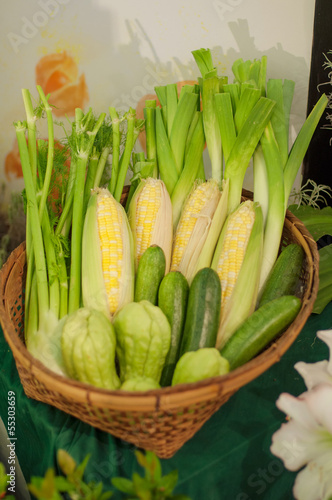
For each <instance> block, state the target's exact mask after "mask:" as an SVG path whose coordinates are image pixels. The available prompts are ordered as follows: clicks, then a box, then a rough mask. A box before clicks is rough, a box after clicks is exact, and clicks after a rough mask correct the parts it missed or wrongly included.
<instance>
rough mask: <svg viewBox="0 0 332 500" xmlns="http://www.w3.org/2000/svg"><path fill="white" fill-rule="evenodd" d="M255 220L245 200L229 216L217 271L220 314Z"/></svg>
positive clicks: (229, 293)
mask: <svg viewBox="0 0 332 500" xmlns="http://www.w3.org/2000/svg"><path fill="white" fill-rule="evenodd" d="M254 221H255V211H254V209H253V207H252V203H251V202H249V203H247V202H245V203H243V204H241V205H240V207H239V208H238V209H237V210H236V211H235V212H234V213H233V214H232V215H231V216H230V217H229V220H228V222H227V228H226V231H225V235H224V240H223V246H222V250H221V253H220V257H219V261H218V265H217V269H216V271H217V273H218V276H219V278H220V282H221V315H222V313H223V310H224V308H225V306H226V304H227V301H228V300H229V299H230V297H231V295H232V293H233V290H234V286H235V283H236V280H237V278H238V275H239V272H240V269H241V266H242V263H243V260H244V256H245V252H246V248H247V245H248V241H249V238H250V234H251V230H252V227H253V225H254Z"/></svg>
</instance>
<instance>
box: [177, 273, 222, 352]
mask: <svg viewBox="0 0 332 500" xmlns="http://www.w3.org/2000/svg"><path fill="white" fill-rule="evenodd" d="M220 308H221V285H220V279H219V276H218V274H217V273H216V271H214V270H213V269H211V268H210V267H204V268H203V269H201V270H200V271H198V272H197V274H196V275H195V277H194V279H193V281H192V283H191V286H190V289H189V296H188V306H187V313H186V321H185V325H184V331H183V336H182V342H181V347H180V357H181V356H182V355H183V354H184V353H185V352H188V351H196V350H197V349H201V348H203V347H215V345H216V339H217V333H218V328H219V320H220Z"/></svg>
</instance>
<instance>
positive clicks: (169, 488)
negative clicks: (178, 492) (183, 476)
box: [158, 470, 179, 496]
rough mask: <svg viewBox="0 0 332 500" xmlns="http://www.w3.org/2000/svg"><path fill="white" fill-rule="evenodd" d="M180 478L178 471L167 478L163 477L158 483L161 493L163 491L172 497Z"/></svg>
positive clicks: (174, 471)
mask: <svg viewBox="0 0 332 500" xmlns="http://www.w3.org/2000/svg"><path fill="white" fill-rule="evenodd" d="M178 478H179V474H178V471H177V470H173V471H171V472H170V473H169V474H166V476H163V477H162V478H161V479H160V480H159V481H158V489H159V490H160V491H163V492H164V493H165V495H166V496H169V495H171V493H172V492H173V490H174V488H175V486H176V483H177V481H178Z"/></svg>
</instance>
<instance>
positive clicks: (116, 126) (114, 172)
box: [108, 106, 120, 195]
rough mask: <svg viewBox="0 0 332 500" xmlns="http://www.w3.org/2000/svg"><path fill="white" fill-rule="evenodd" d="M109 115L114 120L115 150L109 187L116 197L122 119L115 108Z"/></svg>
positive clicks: (110, 110) (113, 149)
mask: <svg viewBox="0 0 332 500" xmlns="http://www.w3.org/2000/svg"><path fill="white" fill-rule="evenodd" d="M109 113H110V116H111V120H112V133H113V148H112V173H111V180H110V183H109V186H108V189H109V190H110V192H111V194H113V195H114V191H115V185H116V180H117V176H118V170H119V160H120V119H119V115H118V113H117V111H116V109H115V108H114V107H112V106H111V107H110V108H109Z"/></svg>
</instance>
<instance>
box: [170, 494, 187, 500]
mask: <svg viewBox="0 0 332 500" xmlns="http://www.w3.org/2000/svg"><path fill="white" fill-rule="evenodd" d="M171 498H172V500H191V498H190V497H188V496H187V495H181V493H180V494H179V495H174V496H172V497H171Z"/></svg>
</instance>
